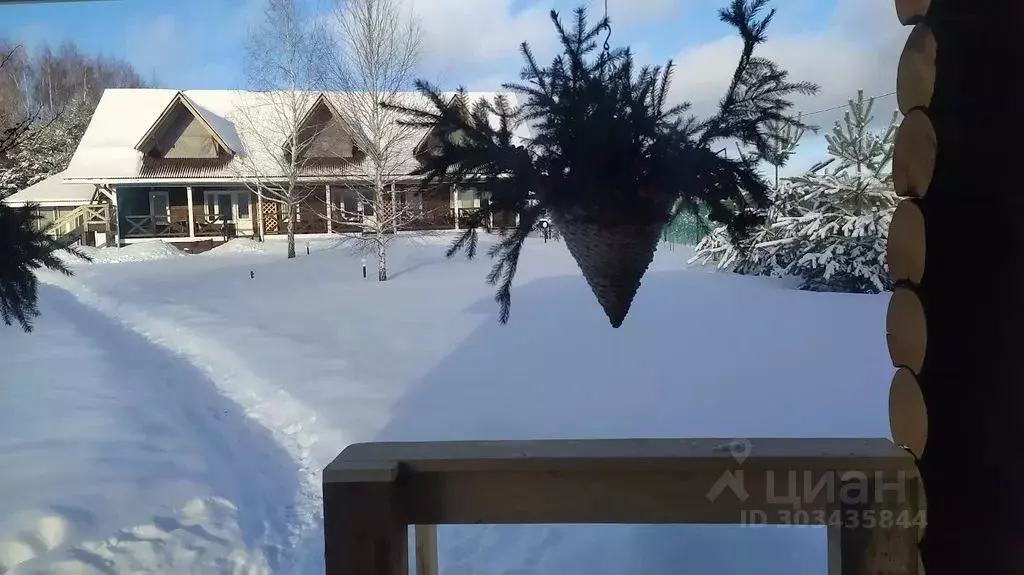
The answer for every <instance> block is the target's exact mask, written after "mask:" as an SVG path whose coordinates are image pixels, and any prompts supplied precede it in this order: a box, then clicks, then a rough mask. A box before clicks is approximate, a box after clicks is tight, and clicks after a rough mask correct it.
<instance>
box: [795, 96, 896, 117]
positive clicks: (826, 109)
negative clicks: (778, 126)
mask: <svg viewBox="0 0 1024 575" xmlns="http://www.w3.org/2000/svg"><path fill="white" fill-rule="evenodd" d="M895 94H896V92H895V91H893V92H889V93H888V94H881V95H878V96H870V97H868V98H867V99H868V100H877V99H880V98H888V97H889V96H892V95H895ZM849 105H850V103H849V102H847V103H845V104H842V105H835V106H833V107H826V108H824V109H815V110H814V112H808V113H807V114H804V113H801V114H800V115H801V116H804V117H807V116H814V115H816V114H824V113H826V112H834V110H837V109H843V108H844V107H847V106H849Z"/></svg>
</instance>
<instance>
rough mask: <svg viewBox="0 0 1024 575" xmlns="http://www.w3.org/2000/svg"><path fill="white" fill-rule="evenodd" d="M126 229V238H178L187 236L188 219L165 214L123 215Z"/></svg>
mask: <svg viewBox="0 0 1024 575" xmlns="http://www.w3.org/2000/svg"><path fill="white" fill-rule="evenodd" d="M124 220H125V223H127V224H128V226H127V227H128V229H126V230H125V233H124V237H126V238H133V237H134V238H139V237H150V238H180V237H188V220H178V219H172V218H169V217H167V216H124Z"/></svg>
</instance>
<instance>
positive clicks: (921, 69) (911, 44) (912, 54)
mask: <svg viewBox="0 0 1024 575" xmlns="http://www.w3.org/2000/svg"><path fill="white" fill-rule="evenodd" d="M937 49H938V47H937V43H936V41H935V36H934V35H933V34H932V30H931V28H929V27H928V25H927V24H924V23H921V24H918V25H916V26H914V29H913V30H911V32H910V36H908V37H907V43H906V45H905V46H904V47H903V52H902V53H901V54H900V61H899V64H898V65H897V67H896V101H897V103H898V105H899V109H900V112H903V113H904V114H909V113H910V111H911V110H913V109H914V108H918V107H927V106H928V105H929V104H931V101H932V94H933V93H934V91H935V57H936V53H937Z"/></svg>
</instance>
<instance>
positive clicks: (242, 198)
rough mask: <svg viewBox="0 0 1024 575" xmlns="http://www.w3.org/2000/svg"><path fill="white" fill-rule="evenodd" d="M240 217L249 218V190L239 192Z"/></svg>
mask: <svg viewBox="0 0 1024 575" xmlns="http://www.w3.org/2000/svg"><path fill="white" fill-rule="evenodd" d="M238 219H240V220H247V219H249V192H238Z"/></svg>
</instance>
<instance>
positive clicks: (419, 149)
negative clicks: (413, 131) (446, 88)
mask: <svg viewBox="0 0 1024 575" xmlns="http://www.w3.org/2000/svg"><path fill="white" fill-rule="evenodd" d="M466 96H467V97H466V98H460V97H459V94H457V93H456V94H452V96H451V98H448V105H449V106H451V105H452V104H454V103H455V102H456V101H458V102H459V103H460V104H461V106H460V108H461V109H462V111H463V113H464V114H465V116H464V117H466V116H469V105H470V103H471V102H474V101H475V99H472V98H469V94H468V93H467V94H466ZM466 100H469V102H467V101H466ZM436 131H437V130H436V129H431V130H427V131H425V132H424V133H423V137H421V138H420V139H419V141H418V142H416V145H415V146H413V148H412V149H413V154H415V155H417V156H418V155H419V154H421V153H423V151H424V150H423V147H424V146H426V145H427V141H428V140H429V139H430V137H431V136H432V135H434V133H435V132H436Z"/></svg>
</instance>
